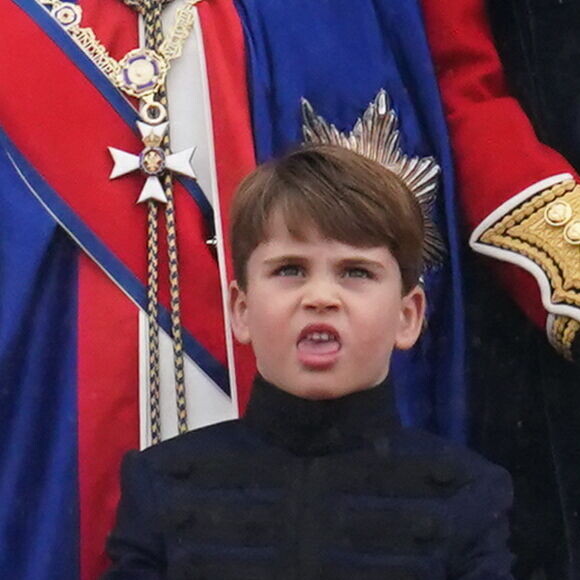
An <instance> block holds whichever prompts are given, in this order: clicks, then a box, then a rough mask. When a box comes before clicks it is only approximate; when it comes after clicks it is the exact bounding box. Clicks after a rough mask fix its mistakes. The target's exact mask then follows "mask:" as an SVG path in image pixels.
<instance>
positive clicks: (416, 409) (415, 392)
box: [236, 0, 467, 441]
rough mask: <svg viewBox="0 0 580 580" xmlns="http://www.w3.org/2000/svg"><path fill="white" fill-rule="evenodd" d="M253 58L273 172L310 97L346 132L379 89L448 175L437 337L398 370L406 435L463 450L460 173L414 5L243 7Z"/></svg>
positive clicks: (434, 293)
mask: <svg viewBox="0 0 580 580" xmlns="http://www.w3.org/2000/svg"><path fill="white" fill-rule="evenodd" d="M236 5H237V8H238V12H239V14H240V17H241V19H242V22H243V26H244V32H245V39H246V48H247V54H248V70H249V73H248V74H249V77H250V78H249V87H250V101H251V112H252V120H253V128H254V134H255V146H256V155H257V158H258V160H259V161H264V160H266V159H268V158H270V157H271V156H273V155H278V154H280V153H282V152H284V151H285V150H287V149H289V148H291V147H292V146H294V145H296V144H297V143H299V142H300V141H301V138H302V137H301V110H300V99H301V97H305V98H307V99H308V100H309V101H310V102H311V103H312V105H313V107H314V108H315V110H316V112H317V113H318V114H320V115H322V116H323V117H324V118H325V119H326V120H327V121H329V122H332V123H334V124H335V125H336V126H337V127H338V129H340V130H343V131H345V130H350V129H352V127H353V125H354V123H355V121H356V120H357V118H359V117H360V116H361V114H362V113H363V111H364V110H365V109H366V107H367V106H368V104H369V102H371V101H372V100H373V99H374V98H375V96H376V95H377V93H378V91H379V90H380V89H382V88H384V89H386V90H387V92H388V93H389V95H390V97H391V100H392V105H393V106H394V108H395V110H396V111H397V113H398V115H399V119H400V129H401V136H402V146H403V149H404V151H405V152H406V153H407V154H409V155H421V156H425V155H434V156H435V157H436V158H437V161H438V162H439V164H440V165H441V166H442V170H443V171H442V175H443V179H442V188H441V191H440V193H439V203H438V207H437V221H438V223H439V226H440V229H441V231H442V233H443V235H444V237H445V238H446V242H447V246H448V250H449V255H448V257H447V261H446V263H445V266H444V267H443V268H442V269H441V270H439V271H438V272H435V273H432V274H430V275H429V276H427V280H426V282H427V296H428V300H429V310H428V317H429V329H428V331H427V332H426V333H425V334H424V336H423V337H422V339H421V341H420V343H419V344H418V345H417V347H416V348H415V349H414V350H413V351H412V352H409V353H399V354H398V356H396V357H395V360H394V362H393V375H394V377H395V383H396V385H397V389H398V394H399V397H398V400H399V410H400V412H401V415H402V418H403V421H404V422H405V423H406V424H412V425H418V426H422V427H426V428H429V429H430V430H432V431H436V432H438V433H441V434H444V435H446V436H449V437H451V438H453V439H456V440H459V441H463V440H465V437H466V428H467V416H466V390H467V384H466V377H465V369H464V361H465V352H464V318H463V300H462V291H461V271H460V256H459V254H460V249H459V244H458V239H457V224H456V209H455V201H454V192H453V169H452V163H451V155H450V149H449V143H448V137H447V133H446V128H445V123H444V119H443V114H442V109H441V104H440V101H439V94H438V89H437V85H436V82H435V76H434V72H433V68H432V64H431V60H430V55H429V51H428V48H427V43H426V39H425V36H424V30H423V23H422V19H421V18H422V17H421V13H420V11H419V7H418V5H417V3H416V2H415V1H405V2H399V1H394V0H357V1H356V2H352V0H332V1H328V0H325V1H323V0H319V1H316V2H312V0H293V1H291V2H289V1H288V0H267V1H263V0H237V2H236Z"/></svg>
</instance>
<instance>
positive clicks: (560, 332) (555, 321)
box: [549, 316, 580, 360]
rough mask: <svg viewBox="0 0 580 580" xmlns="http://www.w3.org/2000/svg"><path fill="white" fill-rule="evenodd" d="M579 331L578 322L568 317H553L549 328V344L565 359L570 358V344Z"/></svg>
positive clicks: (579, 325)
mask: <svg viewBox="0 0 580 580" xmlns="http://www.w3.org/2000/svg"><path fill="white" fill-rule="evenodd" d="M579 330H580V322H578V321H577V320H574V319H573V318H570V317H569V316H554V317H552V324H551V327H550V335H549V339H550V343H551V344H552V346H553V347H554V348H555V349H556V350H557V351H558V352H559V353H560V354H561V355H562V356H563V357H564V358H566V359H568V360H573V358H572V344H573V343H574V339H575V338H576V335H577V334H578V331H579Z"/></svg>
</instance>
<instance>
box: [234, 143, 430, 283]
mask: <svg viewBox="0 0 580 580" xmlns="http://www.w3.org/2000/svg"><path fill="white" fill-rule="evenodd" d="M273 210H280V211H281V212H282V216H283V218H284V221H285V223H286V226H287V228H288V231H289V232H290V233H291V234H292V235H293V236H295V237H296V238H297V239H304V235H305V232H306V230H307V229H308V228H309V227H311V226H314V227H315V228H316V229H317V230H318V231H319V232H320V234H321V235H322V236H323V237H326V238H328V239H332V240H336V241H339V242H342V243H346V244H350V245H353V246H358V247H374V246H386V247H387V248H388V249H389V251H390V252H391V254H392V255H393V256H394V258H395V260H396V261H397V263H398V264H399V268H400V270H401V276H402V281H403V292H404V293H405V294H406V293H407V292H408V291H409V290H411V289H412V288H413V287H414V286H415V285H416V284H417V283H418V281H419V276H420V274H421V271H422V266H423V260H422V250H423V235H424V231H423V229H424V228H423V216H422V213H421V208H420V207H419V203H418V202H417V200H416V199H415V197H414V196H413V194H412V193H411V192H410V191H409V189H408V187H407V186H406V185H405V184H404V183H403V181H402V180H401V179H400V178H399V177H398V176H397V175H395V174H394V173H393V172H392V171H389V170H388V169H386V168H385V167H383V166H382V165H381V164H379V163H377V162H375V161H371V160H369V159H367V158H366V157H363V156H362V155H359V154H357V153H354V152H352V151H349V150H348V149H345V148H343V147H338V146H334V145H307V146H304V147H302V148H300V149H297V150H295V151H292V152H290V153H288V154H287V155H285V156H283V157H281V158H280V159H275V160H272V161H269V162H267V163H264V164H263V165H260V166H259V167H257V168H256V169H255V170H254V171H253V172H252V173H250V174H249V175H248V176H247V177H246V178H245V179H244V180H243V181H242V183H241V184H240V186H239V187H238V189H237V192H236V195H235V197H234V200H233V202H232V207H231V212H230V236H231V237H230V239H231V244H232V257H233V263H234V274H235V276H236V279H237V281H238V284H239V285H240V287H241V288H242V289H245V288H246V283H247V279H246V266H247V262H248V260H249V258H250V255H251V254H252V252H253V251H254V250H255V249H256V247H257V246H258V245H259V244H260V243H261V242H264V241H266V239H267V236H268V232H267V229H268V222H269V218H270V217H271V215H272V212H273Z"/></svg>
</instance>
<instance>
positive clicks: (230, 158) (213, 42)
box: [199, 0, 256, 413]
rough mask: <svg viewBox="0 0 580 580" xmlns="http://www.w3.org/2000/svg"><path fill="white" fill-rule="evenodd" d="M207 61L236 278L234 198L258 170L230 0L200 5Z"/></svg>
mask: <svg viewBox="0 0 580 580" xmlns="http://www.w3.org/2000/svg"><path fill="white" fill-rule="evenodd" d="M199 14H200V18H201V23H202V30H203V40H204V46H205V56H206V61H207V70H208V79H209V89H210V99H211V104H212V122H213V134H214V145H215V155H216V165H217V174H218V187H219V196H220V206H221V218H222V228H223V232H224V243H225V247H226V256H227V268H228V276H229V278H230V279H231V278H233V273H232V264H231V256H230V251H229V248H230V245H229V235H228V227H229V219H228V212H229V208H230V202H231V198H232V194H233V192H234V190H235V188H236V186H237V185H238V183H239V182H240V181H241V180H242V178H243V177H244V176H245V175H246V174H247V173H249V172H250V171H251V170H252V169H253V168H254V166H255V164H256V161H255V158H254V145H253V139H252V129H251V122H250V112H249V111H250V108H249V101H248V92H247V85H246V79H247V73H246V55H245V50H244V38H243V33H242V28H241V23H240V19H239V17H238V14H237V12H236V10H235V8H234V5H233V3H232V2H231V1H229V0H214V1H212V2H202V3H201V4H200V5H199ZM235 359H236V376H237V384H238V407H239V409H240V413H243V411H244V409H245V408H246V404H247V401H248V397H249V394H250V387H251V383H252V379H253V377H254V374H255V372H256V367H255V361H254V356H253V354H252V351H251V349H250V348H249V347H247V346H246V347H244V346H241V345H236V347H235Z"/></svg>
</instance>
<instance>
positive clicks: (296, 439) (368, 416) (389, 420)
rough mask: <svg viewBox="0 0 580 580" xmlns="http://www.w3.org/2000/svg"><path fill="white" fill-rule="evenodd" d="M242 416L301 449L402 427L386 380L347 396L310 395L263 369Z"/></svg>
mask: <svg viewBox="0 0 580 580" xmlns="http://www.w3.org/2000/svg"><path fill="white" fill-rule="evenodd" d="M243 421H244V423H245V424H246V425H248V426H249V427H250V428H252V429H254V430H255V431H257V432H259V433H261V434H263V435H264V436H265V437H266V439H267V440H268V441H270V442H271V443H274V444H275V445H280V446H282V447H286V448H287V449H290V450H291V451H293V452H294V453H298V454H300V455H324V454H326V453H329V452H331V451H346V450H349V449H355V448H357V447H361V446H363V445H365V444H366V443H368V442H372V441H375V440H379V441H380V439H381V438H385V437H386V436H387V434H388V433H390V432H392V431H394V430H397V429H399V428H400V427H401V422H400V420H399V417H398V414H397V412H396V407H395V399H394V391H393V389H392V388H391V386H390V385H389V383H388V381H387V380H385V381H384V382H383V383H381V384H380V385H377V386H376V387H374V388H371V389H368V390H365V391H361V392H358V393H353V394H352V395H349V396H348V397H341V398H338V399H328V400H321V401H311V400H307V399H302V398H300V397H297V396H295V395H292V394H290V393H287V392H285V391H282V390H281V389H277V388H275V387H273V386H272V385H271V384H270V383H268V382H267V381H266V380H264V379H263V378H262V377H261V376H259V375H258V377H256V380H255V381H254V385H253V389H252V396H251V397H250V401H249V402H248V406H247V408H246V412H245V415H244V418H243Z"/></svg>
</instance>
